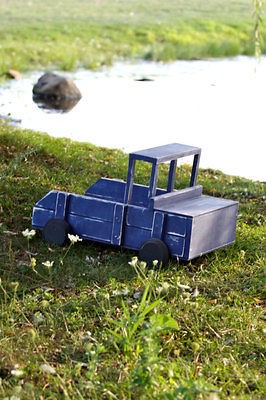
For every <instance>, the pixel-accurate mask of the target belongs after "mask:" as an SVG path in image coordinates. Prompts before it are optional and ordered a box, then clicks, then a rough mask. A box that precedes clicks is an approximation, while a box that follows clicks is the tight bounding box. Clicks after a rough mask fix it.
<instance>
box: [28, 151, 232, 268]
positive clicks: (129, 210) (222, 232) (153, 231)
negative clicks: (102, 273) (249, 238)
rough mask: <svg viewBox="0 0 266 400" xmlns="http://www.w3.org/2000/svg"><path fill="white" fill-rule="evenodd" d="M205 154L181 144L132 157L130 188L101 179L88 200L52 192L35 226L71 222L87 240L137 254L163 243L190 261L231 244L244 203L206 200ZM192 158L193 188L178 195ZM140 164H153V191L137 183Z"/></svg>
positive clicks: (38, 206) (37, 210)
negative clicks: (183, 162) (164, 174)
mask: <svg viewBox="0 0 266 400" xmlns="http://www.w3.org/2000/svg"><path fill="white" fill-rule="evenodd" d="M200 153H201V150H200V149H199V148H198V147H193V146H187V145H183V144H177V143H172V144H170V145H165V146H159V147H155V148H151V149H146V150H141V151H137V152H134V153H131V154H130V155H129V163H128V173H127V180H126V182H124V181H122V180H118V179H109V178H101V179H99V180H98V181H97V182H95V183H94V184H93V185H91V186H90V187H89V188H88V189H87V190H86V192H85V194H84V195H78V194H74V193H66V192H61V191H56V190H52V191H50V192H49V193H47V194H46V195H45V196H44V197H43V198H41V199H40V200H39V201H38V202H37V203H36V204H35V206H34V208H33V216H32V225H33V227H35V228H37V229H40V230H42V229H43V228H44V227H45V224H46V223H47V221H48V220H50V219H51V218H60V219H65V220H66V221H67V222H68V224H69V225H70V228H71V231H72V232H73V233H74V234H77V235H79V236H80V237H81V238H84V239H87V240H95V241H99V242H103V243H109V244H113V245H120V246H123V247H126V248H129V249H133V250H139V249H140V248H141V246H142V245H143V243H144V242H145V241H147V240H148V239H151V238H155V239H160V240H162V241H163V242H164V243H165V244H166V245H167V247H168V250H169V253H170V255H171V256H176V257H179V258H180V259H184V260H190V259H192V258H195V257H197V256H199V255H200V254H205V253H208V252H209V251H213V250H215V249H217V248H219V247H222V246H226V245H228V244H231V243H233V242H234V240H235V232H236V220H237V211H238V203H237V202H235V201H232V200H226V199H221V198H216V197H212V196H205V195H202V186H200V185H197V177H198V169H199V160H200ZM186 156H193V165H192V169H191V177H190V181H189V183H188V187H187V188H185V189H182V190H174V186H175V179H176V168H177V160H178V159H179V158H182V157H186ZM136 160H140V161H144V162H149V163H151V164H152V168H151V177H150V182H149V185H148V186H145V185H140V184H137V183H135V182H134V178H135V166H136ZM165 162H167V163H169V172H168V183H167V186H166V188H163V189H161V188H158V187H157V181H158V173H159V166H160V164H161V163H165Z"/></svg>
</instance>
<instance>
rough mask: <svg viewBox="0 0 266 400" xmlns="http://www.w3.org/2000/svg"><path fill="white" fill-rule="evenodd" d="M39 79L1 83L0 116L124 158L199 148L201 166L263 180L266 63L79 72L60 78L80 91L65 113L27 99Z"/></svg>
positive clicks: (125, 65) (239, 60) (123, 65)
mask: <svg viewBox="0 0 266 400" xmlns="http://www.w3.org/2000/svg"><path fill="white" fill-rule="evenodd" d="M54 72H58V71H54ZM43 73H44V71H39V72H35V73H32V74H25V75H23V77H22V79H20V80H17V81H8V82H5V83H4V84H2V86H1V87H0V115H2V116H7V115H8V116H10V117H11V118H12V119H14V120H18V121H17V123H18V124H19V125H20V126H21V127H23V128H29V129H33V130H38V131H41V132H47V133H49V134H50V135H52V136H55V137H68V138H71V139H73V140H77V141H85V142H90V143H93V144H95V145H100V146H106V147H112V148H120V149H122V150H124V151H125V152H130V151H135V150H140V149H144V148H148V147H153V146H157V145H161V144H167V143H172V142H178V143H184V144H188V145H193V146H198V147H201V148H202V157H201V163H200V166H201V167H204V168H214V169H220V170H222V171H223V172H225V173H228V174H232V175H239V176H242V177H246V178H251V179H254V180H260V181H265V180H266V177H265V144H264V143H265V126H266V123H265V101H264V97H265V95H264V93H265V88H266V57H262V59H261V61H260V63H257V61H256V60H255V59H254V58H249V57H236V58H232V59H222V60H206V61H176V62H171V63H167V64H164V63H153V62H142V61H139V62H136V63H130V62H119V63H116V64H115V65H114V66H112V67H110V68H104V69H102V70H101V71H97V72H92V71H87V70H78V71H75V72H73V73H68V74H65V75H67V76H69V77H70V78H72V79H73V80H74V82H75V83H76V85H77V86H78V88H79V89H80V91H81V93H82V99H81V100H80V101H79V102H78V104H77V105H76V106H75V107H74V108H73V109H72V110H71V111H69V112H67V113H58V112H57V113H56V112H51V111H47V110H43V109H41V108H39V107H38V106H37V105H36V104H35V103H34V102H33V101H32V87H33V84H34V83H36V82H37V80H38V79H39V77H40V76H41V75H42V74H43ZM60 73H61V72H60ZM61 74H63V73H61ZM142 78H148V80H141V79H142Z"/></svg>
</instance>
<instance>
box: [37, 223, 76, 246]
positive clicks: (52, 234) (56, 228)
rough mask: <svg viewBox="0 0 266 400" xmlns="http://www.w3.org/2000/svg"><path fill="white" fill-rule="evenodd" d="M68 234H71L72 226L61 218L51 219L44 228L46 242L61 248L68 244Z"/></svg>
mask: <svg viewBox="0 0 266 400" xmlns="http://www.w3.org/2000/svg"><path fill="white" fill-rule="evenodd" d="M68 233H70V225H69V224H68V223H67V221H65V220H64V219H61V218H51V219H49V220H48V221H47V222H46V224H45V226H44V228H43V237H44V239H45V241H46V242H47V243H52V244H57V245H59V246H64V244H66V242H67V235H68Z"/></svg>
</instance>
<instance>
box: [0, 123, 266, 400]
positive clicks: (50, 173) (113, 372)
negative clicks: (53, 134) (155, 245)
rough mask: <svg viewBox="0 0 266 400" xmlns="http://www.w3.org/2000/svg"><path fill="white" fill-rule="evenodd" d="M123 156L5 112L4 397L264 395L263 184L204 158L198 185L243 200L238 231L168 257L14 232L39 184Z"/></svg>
mask: <svg viewBox="0 0 266 400" xmlns="http://www.w3.org/2000/svg"><path fill="white" fill-rule="evenodd" d="M126 169H127V156H126V155H125V154H123V153H122V152H121V151H117V150H110V149H105V148H99V147H94V146H92V145H89V144H82V143H73V142H71V141H69V140H67V139H54V138H50V137H49V136H47V135H43V134H38V133H33V132H30V131H21V130H19V129H18V128H11V127H10V126H7V125H6V124H4V123H1V124H0V177H1V179H0V185H1V190H0V235H1V240H0V254H1V258H0V271H1V281H0V282H1V283H0V298H1V313H0V359H1V366H0V397H1V398H7V399H11V398H16V399H30V400H33V399H41V398H42V399H57V400H58V399H119V400H120V399H145V400H146V399H173V400H174V399H213V400H216V399H251V398H252V399H261V400H262V399H263V398H264V394H265V390H266V388H265V380H264V376H263V371H264V368H265V364H264V361H265V359H264V355H263V354H264V343H265V342H264V339H265V337H263V336H265V324H264V323H265V320H264V314H263V304H264V302H265V292H264V282H265V220H264V218H265V185H263V184H261V183H258V182H252V181H249V180H245V179H240V178H237V177H230V176H227V175H224V174H222V173H221V172H219V171H210V170H201V171H200V175H199V183H201V184H203V187H204V190H205V193H208V194H215V195H216V196H222V197H227V198H232V199H236V200H238V201H239V202H240V210H239V221H238V227H237V240H236V243H235V244H234V245H233V246H230V247H228V248H225V249H220V250H218V251H216V252H214V253H211V254H209V255H206V256H202V257H199V258H197V259H195V260H193V261H192V262H189V263H185V262H177V261H175V260H172V261H171V263H170V264H169V265H168V266H167V268H165V269H164V270H160V269H157V270H156V269H155V270H146V269H143V267H142V266H140V265H139V264H138V263H134V262H133V263H132V264H131V265H130V264H129V261H130V260H131V259H132V257H133V256H135V253H134V252H130V251H127V250H121V249H119V248H114V247H109V246H103V245H99V244H93V243H80V242H78V243H75V244H72V245H71V244H70V245H69V246H68V247H66V248H57V247H54V246H48V245H47V244H45V243H44V241H43V240H42V238H41V235H40V234H38V233H37V234H36V235H35V236H34V237H33V238H32V239H29V238H26V237H24V236H23V235H22V231H23V230H25V229H26V228H29V229H31V225H30V224H31V210H32V206H33V204H34V203H35V201H36V200H38V199H39V198H40V197H41V196H43V195H44V194H45V193H46V192H47V191H49V190H51V189H52V188H55V189H62V190H67V191H73V192H76V193H84V191H85V190H86V188H87V187H88V186H89V184H91V183H92V182H94V181H95V180H96V179H98V178H99V177H101V176H109V177H116V178H121V179H125V176H126ZM146 175H147V171H146V170H145V169H143V170H141V171H140V173H139V179H140V181H142V180H145V178H146ZM188 175H189V170H188V169H187V168H186V166H183V167H180V170H179V176H180V184H181V185H183V183H184V182H185V181H187V179H188ZM162 179H163V180H164V179H166V176H165V177H163V178H162ZM162 183H165V182H162ZM48 261H49V262H48ZM263 393H264V394H263ZM12 396H14V397H12Z"/></svg>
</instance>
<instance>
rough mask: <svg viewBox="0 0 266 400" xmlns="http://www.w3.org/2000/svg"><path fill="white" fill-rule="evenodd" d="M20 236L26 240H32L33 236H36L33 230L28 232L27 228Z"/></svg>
mask: <svg viewBox="0 0 266 400" xmlns="http://www.w3.org/2000/svg"><path fill="white" fill-rule="evenodd" d="M22 235H23V236H24V237H25V238H27V239H28V240H30V239H32V238H33V236H35V235H36V231H35V230H34V229H31V230H29V229H28V228H27V229H25V230H24V231H22Z"/></svg>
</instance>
